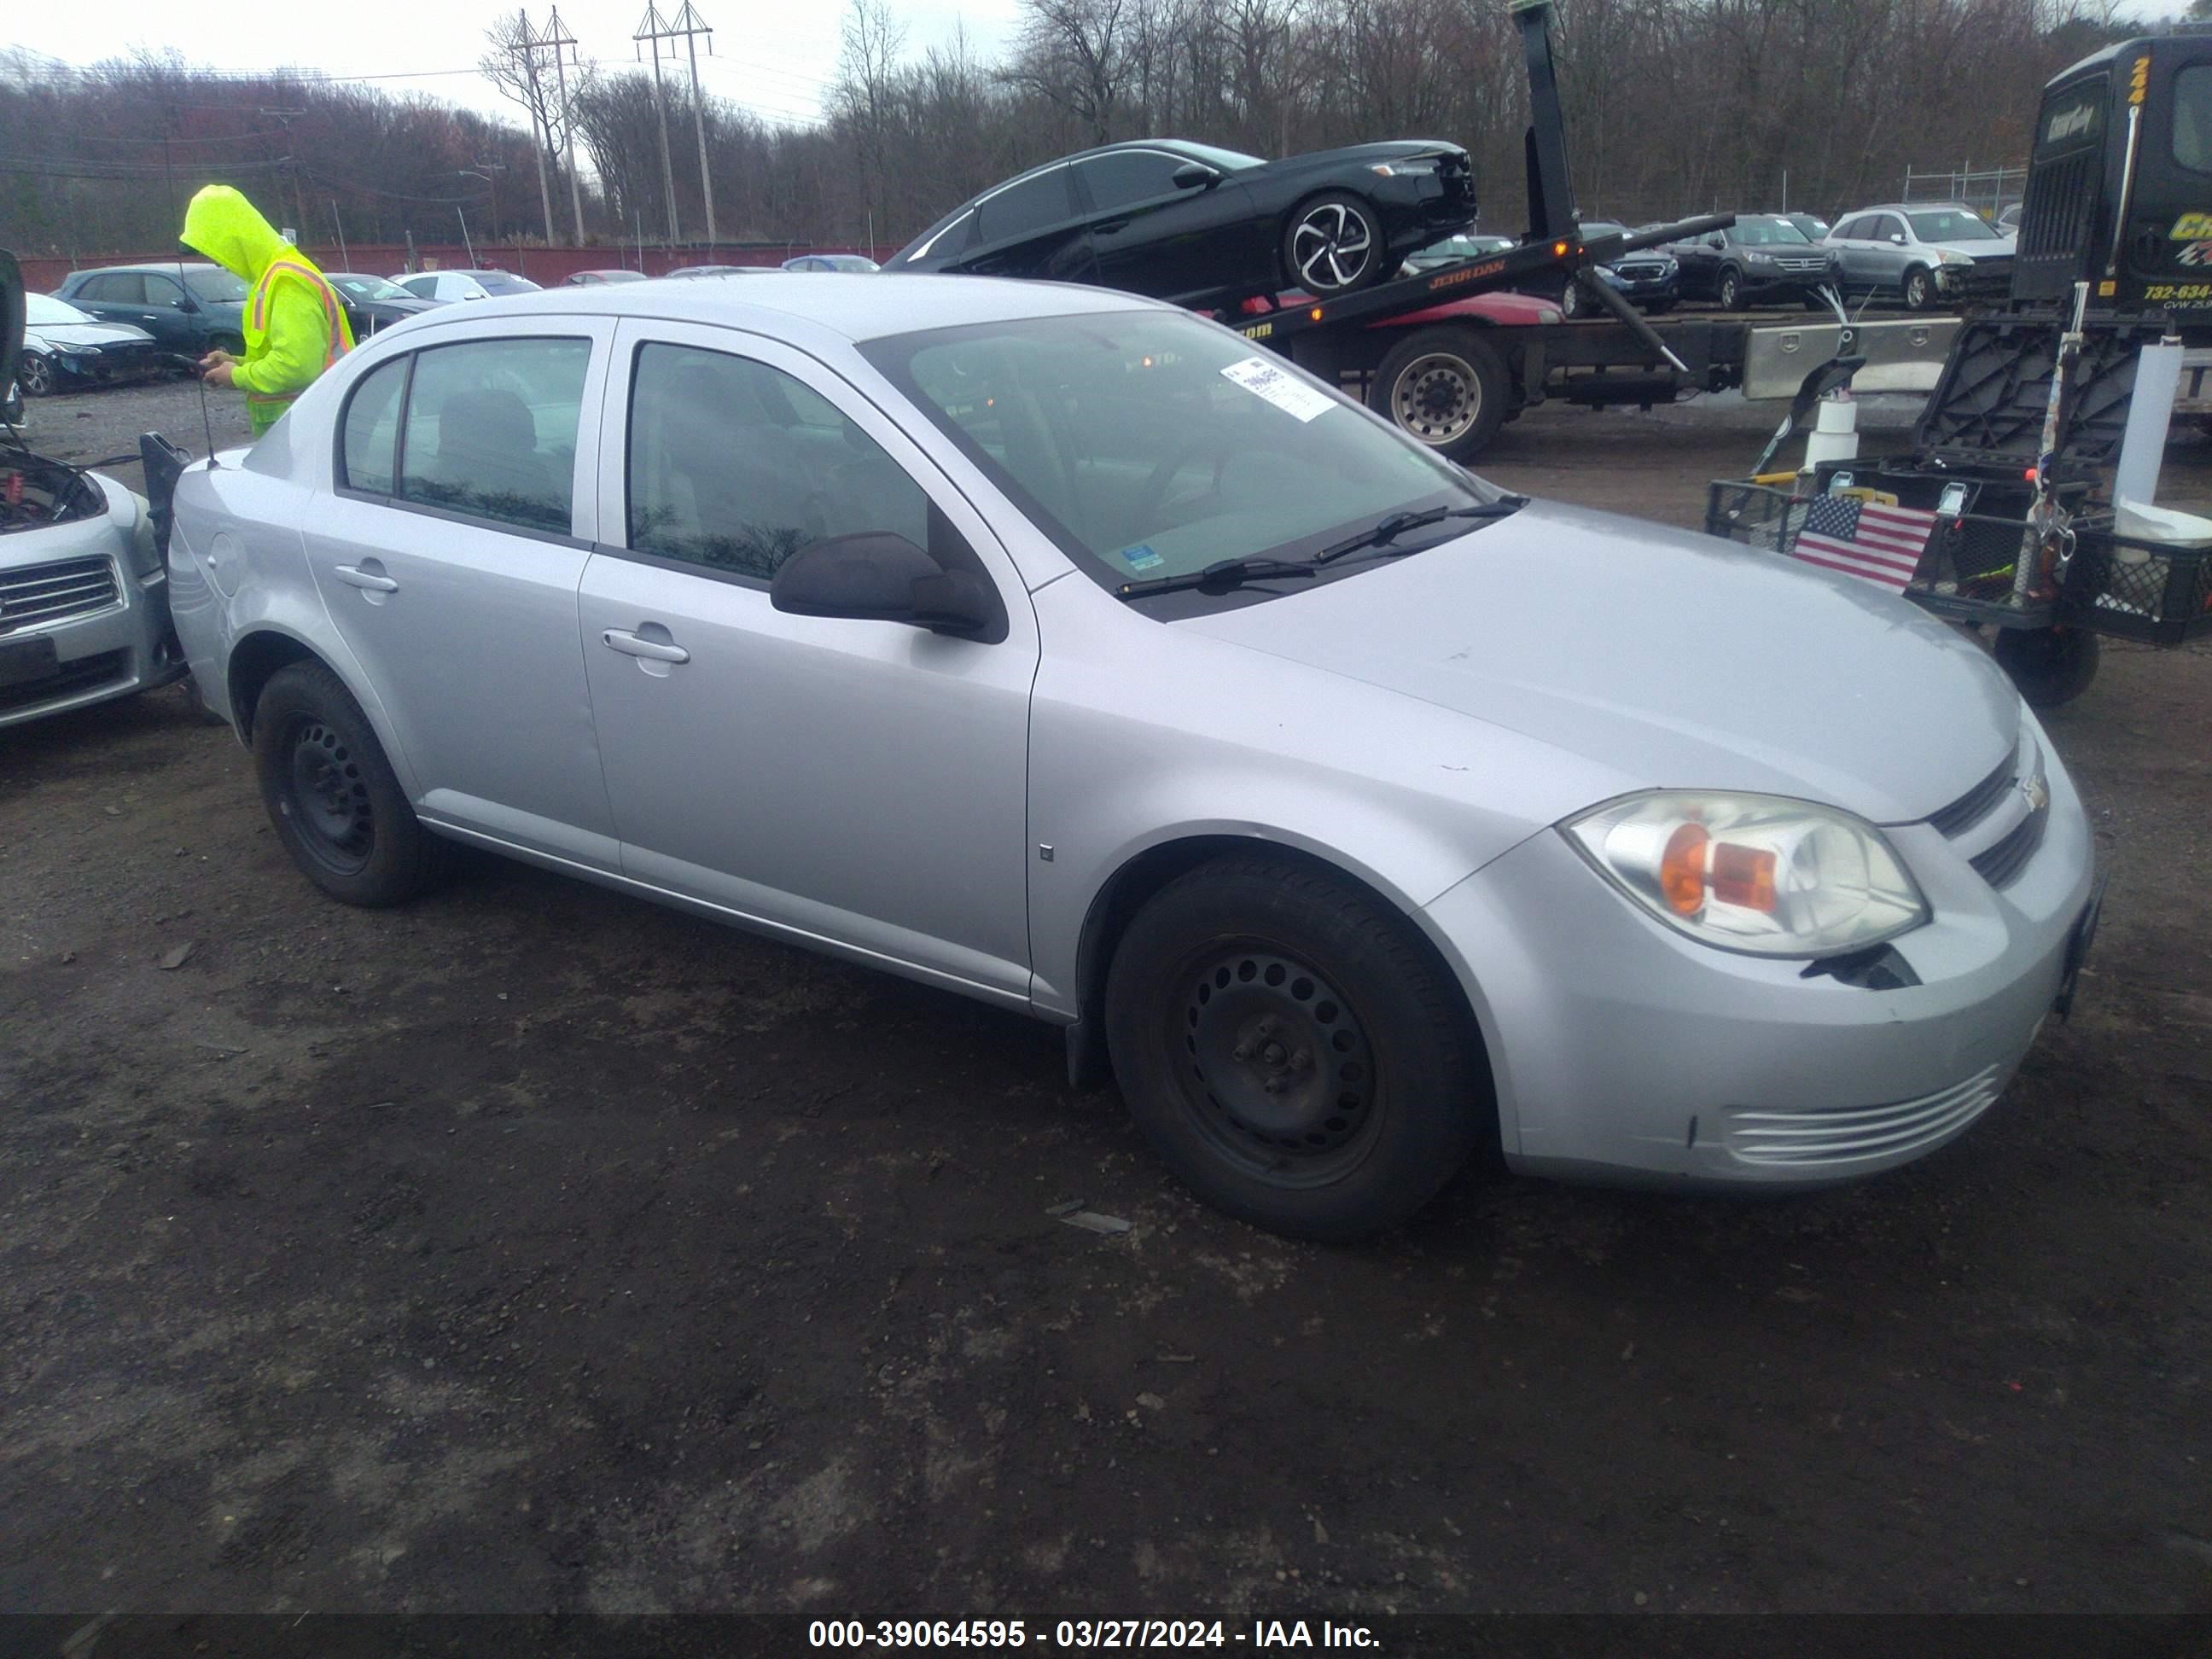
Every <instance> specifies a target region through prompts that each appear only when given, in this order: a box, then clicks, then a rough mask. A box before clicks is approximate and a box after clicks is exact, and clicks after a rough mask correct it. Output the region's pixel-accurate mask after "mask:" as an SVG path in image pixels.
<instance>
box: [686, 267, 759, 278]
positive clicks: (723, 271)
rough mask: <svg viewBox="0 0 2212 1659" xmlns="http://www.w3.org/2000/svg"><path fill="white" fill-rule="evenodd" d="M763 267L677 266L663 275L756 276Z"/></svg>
mask: <svg viewBox="0 0 2212 1659" xmlns="http://www.w3.org/2000/svg"><path fill="white" fill-rule="evenodd" d="M764 269H765V267H763V266H761V265H678V266H677V267H676V269H675V270H671V271H668V272H666V273H665V274H666V275H667V276H683V277H691V276H759V275H761V274H762V273H763V270H764Z"/></svg>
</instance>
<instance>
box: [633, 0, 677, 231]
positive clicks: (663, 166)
mask: <svg viewBox="0 0 2212 1659" xmlns="http://www.w3.org/2000/svg"><path fill="white" fill-rule="evenodd" d="M671 33H674V31H673V30H672V29H671V28H670V27H668V26H667V24H666V23H665V22H663V21H661V16H660V8H659V6H658V5H656V4H654V3H653V0H647V4H646V8H645V17H644V20H643V21H641V22H640V23H639V24H638V26H637V33H635V34H633V35H631V36H630V39H631V40H635V41H636V42H637V43H638V44H639V46H644V45H645V44H646V43H647V41H650V42H651V43H652V46H653V116H654V118H656V120H657V121H658V122H659V127H660V180H661V183H662V184H664V185H666V186H667V188H668V246H670V247H671V248H673V247H674V246H676V240H677V238H678V236H680V235H682V234H683V233H682V232H681V231H680V230H678V228H677V223H676V169H675V167H673V166H672V165H671V163H670V161H669V160H668V105H667V102H666V100H665V99H663V98H662V96H661V91H660V43H661V42H662V41H663V40H666V39H667V38H668V37H669V36H670V35H671Z"/></svg>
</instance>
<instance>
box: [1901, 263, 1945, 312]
mask: <svg viewBox="0 0 2212 1659" xmlns="http://www.w3.org/2000/svg"><path fill="white" fill-rule="evenodd" d="M1899 293H1900V294H1901V295H1903V296H1904V299H1905V309H1906V310H1907V311H1925V310H1927V309H1928V307H1930V306H1932V305H1934V304H1935V303H1936V278H1935V277H1934V276H1931V275H1929V271H1928V268H1927V267H1926V266H1924V265H1915V266H1913V267H1912V269H1911V270H1908V271H1906V272H1905V280H1904V282H1903V283H1899Z"/></svg>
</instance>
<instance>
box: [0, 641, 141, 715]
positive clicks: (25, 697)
mask: <svg viewBox="0 0 2212 1659" xmlns="http://www.w3.org/2000/svg"><path fill="white" fill-rule="evenodd" d="M130 667H131V653H129V652H128V651H103V652H101V653H100V654H99V655H98V656H95V657H80V658H78V659H76V661H75V662H65V663H64V664H63V665H61V671H60V672H58V673H54V674H49V675H47V676H46V678H44V679H42V680H32V681H30V682H28V683H27V684H21V685H0V714H8V713H9V712H10V711H11V710H14V709H17V708H29V707H30V706H31V705H32V704H33V703H37V702H53V701H54V700H55V699H57V698H59V697H65V696H69V695H70V693H71V692H74V691H88V690H91V689H92V688H93V687H94V686H95V685H102V684H106V682H108V681H110V680H114V679H119V678H122V677H123V675H124V674H125V673H126V672H127V671H129V670H130Z"/></svg>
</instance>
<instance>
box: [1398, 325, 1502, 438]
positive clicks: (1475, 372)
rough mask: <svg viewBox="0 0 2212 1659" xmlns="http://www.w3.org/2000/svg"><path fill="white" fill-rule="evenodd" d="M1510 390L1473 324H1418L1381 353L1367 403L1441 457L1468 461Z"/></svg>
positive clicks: (1494, 425) (1491, 429)
mask: <svg viewBox="0 0 2212 1659" xmlns="http://www.w3.org/2000/svg"><path fill="white" fill-rule="evenodd" d="M1512 390H1513V388H1512V382H1511V380H1510V377H1509V376H1508V375H1507V374H1506V372H1505V365H1504V362H1502V361H1500V359H1499V357H1498V353H1497V351H1496V349H1493V348H1492V346H1491V344H1490V343H1489V342H1488V341H1486V340H1485V339H1484V338H1483V337H1481V335H1480V334H1479V333H1477V332H1476V331H1474V330H1473V329H1471V328H1464V327H1455V326H1449V325H1447V326H1445V327H1442V328H1424V329H1418V330H1416V331H1414V332H1413V333H1412V334H1410V335H1408V336H1407V337H1406V338H1405V339H1402V340H1401V341H1399V342H1398V343H1397V344H1396V345H1395V346H1393V347H1391V348H1390V350H1389V353H1388V355H1386V356H1384V357H1383V362H1382V365H1381V367H1379V368H1376V371H1375V378H1374V380H1372V381H1371V382H1370V384H1369V387H1368V392H1367V406H1368V407H1369V408H1370V409H1372V410H1374V411H1375V412H1376V414H1378V415H1380V416H1383V418H1385V419H1386V420H1388V421H1389V422H1390V423H1391V424H1392V425H1394V426H1395V427H1396V428H1398V429H1399V430H1400V431H1401V432H1403V433H1404V434H1405V435H1407V437H1409V438H1414V439H1417V440H1419V441H1420V442H1422V443H1425V444H1426V445H1427V446H1428V447H1430V448H1431V449H1433V450H1435V451H1436V452H1437V453H1439V454H1441V455H1443V457H1444V458H1445V459H1447V460H1453V461H1467V460H1470V459H1473V458H1474V456H1476V455H1478V454H1480V453H1481V451H1482V449H1483V447H1484V446H1485V445H1486V444H1487V443H1489V441H1491V439H1492V437H1493V436H1495V435H1497V432H1498V426H1499V425H1500V423H1502V422H1504V419H1505V416H1506V406H1507V404H1509V403H1510V402H1511V400H1512Z"/></svg>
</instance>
